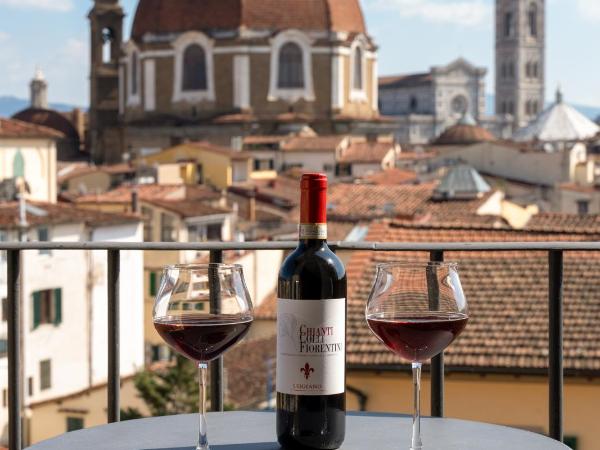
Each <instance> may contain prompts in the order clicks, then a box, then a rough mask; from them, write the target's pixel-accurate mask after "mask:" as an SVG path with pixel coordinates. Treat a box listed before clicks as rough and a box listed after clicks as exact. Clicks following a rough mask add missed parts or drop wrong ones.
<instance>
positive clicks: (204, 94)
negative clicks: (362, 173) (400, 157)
mask: <svg viewBox="0 0 600 450" xmlns="http://www.w3.org/2000/svg"><path fill="white" fill-rule="evenodd" d="M123 16H124V15H123V10H122V9H121V6H120V5H119V2H118V0H96V1H95V4H94V7H93V9H92V10H91V12H90V14H89V18H90V21H91V32H92V52H91V55H92V73H91V78H92V80H91V89H92V92H91V107H90V138H91V148H92V152H93V158H94V159H95V160H96V161H104V162H107V161H108V162H114V161H118V160H120V159H121V158H122V155H123V154H124V153H129V154H131V155H134V154H148V153H152V152H154V151H156V150H158V149H161V148H164V147H167V146H169V145H173V144H176V143H178V142H180V141H183V140H186V139H194V140H199V139H209V140H211V141H214V142H215V141H216V142H217V143H221V144H227V145H229V144H230V143H231V140H232V138H237V137H243V136H246V135H250V134H280V133H286V132H288V131H292V130H294V129H299V128H301V127H303V126H306V125H308V126H310V127H312V128H313V129H314V130H315V131H316V132H317V133H319V134H338V133H365V132H373V131H374V130H377V129H378V127H380V126H381V122H380V119H379V113H378V83H377V47H376V45H375V44H374V42H373V40H372V39H371V38H370V37H369V35H368V33H367V29H366V26H365V22H364V18H363V14H362V11H361V8H360V5H359V2H358V0H349V1H346V2H343V4H342V3H341V2H339V1H334V0H310V1H306V0H203V1H195V2H194V1H191V2H190V1H184V0H140V1H139V4H138V7H137V11H136V14H135V17H134V22H133V29H132V33H131V37H130V39H129V40H127V41H126V42H123V41H122V21H123Z"/></svg>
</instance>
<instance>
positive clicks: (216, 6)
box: [132, 0, 366, 40]
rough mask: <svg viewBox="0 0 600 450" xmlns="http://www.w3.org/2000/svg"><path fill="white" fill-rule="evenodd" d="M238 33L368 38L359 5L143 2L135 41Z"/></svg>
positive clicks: (268, 0)
mask: <svg viewBox="0 0 600 450" xmlns="http://www.w3.org/2000/svg"><path fill="white" fill-rule="evenodd" d="M239 28H247V29H261V30H284V29H299V30H315V31H345V32H354V33H366V26H365V21H364V17H363V14H362V10H361V8H360V3H359V0H140V1H139V3H138V7H137V11H136V13H135V18H134V21H133V29H132V38H133V39H135V40H140V39H141V38H142V36H144V35H145V34H146V33H157V34H158V33H179V32H185V31H191V30H231V29H239Z"/></svg>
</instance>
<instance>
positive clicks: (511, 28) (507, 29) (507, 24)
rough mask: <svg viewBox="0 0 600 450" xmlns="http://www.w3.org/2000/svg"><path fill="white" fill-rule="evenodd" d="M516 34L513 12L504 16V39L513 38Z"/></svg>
mask: <svg viewBox="0 0 600 450" xmlns="http://www.w3.org/2000/svg"><path fill="white" fill-rule="evenodd" d="M514 32H515V17H514V15H513V13H512V12H507V13H506V14H505V15H504V37H512V36H514Z"/></svg>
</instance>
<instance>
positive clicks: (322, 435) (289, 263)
mask: <svg viewBox="0 0 600 450" xmlns="http://www.w3.org/2000/svg"><path fill="white" fill-rule="evenodd" d="M326 216H327V176H325V175H323V174H315V173H311V174H304V175H303V176H302V181H301V197H300V227H299V235H300V236H299V237H300V239H299V243H298V247H297V248H296V250H294V251H293V252H292V253H291V254H290V255H289V256H288V257H287V258H286V259H285V261H284V262H283V265H282V267H281V270H280V272H279V280H278V286H277V296H278V300H277V383H276V387H277V438H278V440H279V444H280V445H281V446H282V447H283V448H284V449H294V450H296V449H300V450H302V449H319V450H329V449H337V448H339V447H341V445H342V442H343V441H344V434H345V428H346V270H345V268H344V265H343V264H342V262H341V261H340V259H339V258H338V257H337V256H336V255H335V253H333V252H332V251H331V249H330V248H329V246H328V245H327V219H326Z"/></svg>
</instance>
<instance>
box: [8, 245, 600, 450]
mask: <svg viewBox="0 0 600 450" xmlns="http://www.w3.org/2000/svg"><path fill="white" fill-rule="evenodd" d="M330 245H331V247H332V249H333V250H334V251H336V250H344V251H358V250H361V251H365V250H368V251H375V252H390V251H400V252H404V251H419V252H429V254H430V259H431V260H432V261H443V259H444V252H446V251H484V252H495V251H504V252H506V251H544V252H547V254H548V266H549V271H548V275H549V277H548V278H549V279H548V282H549V289H548V311H549V315H548V317H549V324H548V325H549V326H548V329H549V337H548V338H549V361H548V379H549V383H548V392H549V405H550V407H549V430H550V433H549V434H550V437H552V438H553V439H556V440H559V441H562V438H563V295H562V293H563V253H564V252H565V251H600V243H599V242H485V243H477V242H469V243H390V242H385V243H378V242H332V243H330ZM295 246H296V243H295V242H244V243H239V242H232V243H223V242H219V243H198V244H195V243H121V242H119V243H98V242H66V243H60V242H31V243H5V242H2V243H0V250H6V251H7V261H6V262H7V294H8V295H7V322H8V407H9V415H8V417H9V419H8V421H9V424H8V431H9V449H10V450H21V448H22V440H21V439H22V430H21V427H22V423H21V417H22V415H21V412H22V404H21V396H20V392H21V389H22V386H21V383H22V380H21V377H20V373H21V365H22V361H21V359H20V356H19V355H20V351H21V343H20V340H19V338H18V337H19V336H20V333H21V314H22V311H21V308H22V305H21V303H20V302H19V298H20V292H19V289H20V284H21V265H20V264H21V252H22V251H24V250H106V251H107V258H108V259H107V262H108V284H107V286H108V292H107V297H108V304H107V307H108V399H107V400H108V402H107V403H108V422H109V423H111V422H117V421H119V411H120V404H119V381H120V378H119V333H118V332H117V330H119V320H120V317H119V282H120V278H119V273H120V266H119V264H120V251H121V250H139V251H143V250H165V251H167V250H193V251H208V252H210V261H211V262H214V263H218V262H222V261H223V252H224V251H228V250H249V251H252V250H256V251H260V250H291V249H293V248H295ZM211 380H212V382H211V393H210V398H211V405H212V409H213V410H216V411H222V410H223V361H222V359H219V360H217V361H215V362H213V363H212V365H211ZM431 415H432V416H434V417H443V415H444V355H443V354H442V355H440V356H438V357H436V358H434V359H433V360H432V363H431Z"/></svg>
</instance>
